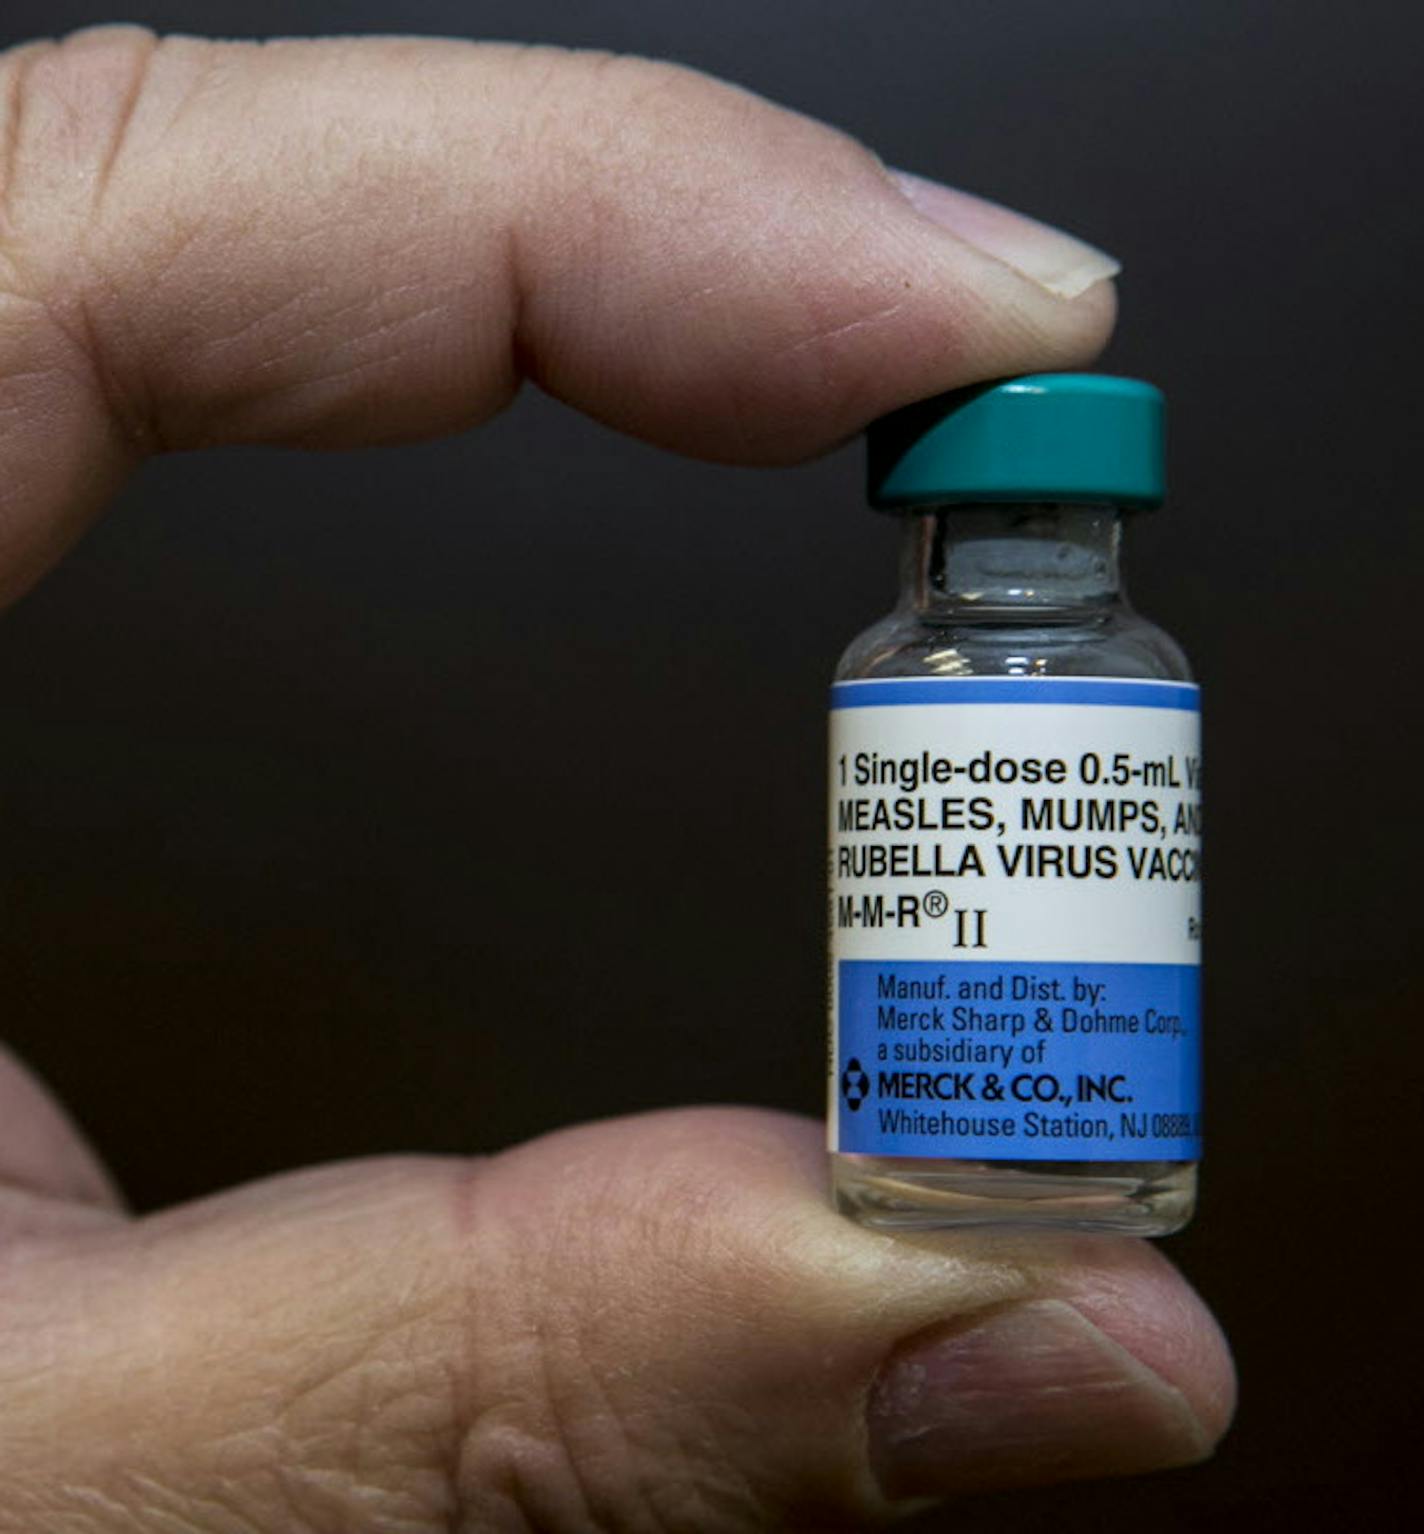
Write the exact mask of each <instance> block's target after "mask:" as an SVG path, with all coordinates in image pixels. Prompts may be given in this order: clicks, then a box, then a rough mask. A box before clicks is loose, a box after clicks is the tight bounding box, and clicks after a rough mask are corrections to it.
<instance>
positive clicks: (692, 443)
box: [0, 29, 1232, 1534]
mask: <svg viewBox="0 0 1424 1534" xmlns="http://www.w3.org/2000/svg"><path fill="white" fill-rule="evenodd" d="M0 88H3V91H4V96H5V110H4V111H3V112H0V497H3V516H0V592H3V594H5V595H7V596H11V597H13V596H14V595H15V594H17V593H18V592H19V591H21V590H23V589H24V588H25V587H26V586H27V585H28V584H29V583H30V582H32V581H33V580H34V579H36V578H37V577H38V575H39V574H40V573H41V572H42V571H43V570H44V569H45V568H46V567H47V566H48V565H49V564H50V563H51V562H52V561H53V560H54V559H55V558H56V557H57V556H58V555H59V554H60V553H61V552H62V550H63V549H64V548H65V547H66V546H67V545H68V544H69V543H70V542H71V541H72V540H73V539H74V538H75V537H76V536H77V535H78V534H79V532H80V531H81V530H82V529H83V527H84V526H85V525H86V524H87V523H88V522H89V520H90V519H91V518H92V517H93V516H94V515H95V514H96V513H97V511H98V510H99V508H100V506H101V505H102V503H103V501H104V500H105V498H106V497H107V496H108V495H109V493H110V492H111V491H112V490H113V489H114V487H115V486H116V485H117V484H118V483H119V482H120V481H121V480H122V478H123V477H124V476H125V475H126V474H127V473H128V472H129V471H130V470H131V469H132V468H133V467H134V466H135V465H136V464H137V463H139V462H140V461H141V460H142V459H143V457H144V456H145V455H147V454H148V453H151V452H155V451H160V450H163V449H167V448H184V447H195V446H200V445H203V444H206V443H216V442H236V441H275V442H286V443H295V444H304V445H310V446H323V447H339V446H343V445H352V444H357V443H368V442H373V441H399V440H405V439H409V438H413V437H418V436H423V435H426V434H431V433H438V432H445V431H452V430H456V429H459V428H461V427H464V426H467V425H470V424H472V423H474V422H477V421H479V420H482V419H484V418H485V417H486V416H488V415H490V414H492V413H493V412H495V411H497V410H499V409H500V408H501V407H502V406H503V405H504V404H506V403H507V402H508V401H509V399H510V397H511V396H512V395H513V393H514V391H515V390H516V388H517V387H518V385H519V382H520V380H521V379H522V378H524V377H529V378H532V379H534V380H535V381H536V382H537V383H538V384H539V385H540V386H541V387H543V388H545V389H547V390H548V391H550V392H551V393H553V394H556V395H558V396H559V397H560V398H562V399H565V400H567V401H569V402H570V403H571V404H574V405H576V406H578V407H579V408H580V409H583V410H586V411H588V412H590V413H592V414H594V415H596V416H598V417H600V418H601V419H603V420H605V421H608V422H610V423H612V424H613V425H615V426H618V427H621V428H623V429H624V430H627V431H630V432H634V433H636V434H638V435H639V436H642V437H645V438H647V439H649V440H651V441H654V442H659V443H662V444H664V445H666V446H668V447H672V448H676V449H679V450H681V451H684V452H688V453H693V454H699V455H704V456H708V457H714V458H721V459H727V460H733V461H739V462H745V463H775V462H781V461H789V460H794V459H798V458H803V457H805V456H808V455H810V454H813V453H815V452H817V451H819V450H822V449H824V448H826V447H828V446H830V445H831V444H833V443H835V442H836V441H837V440H839V439H841V438H844V437H845V436H847V435H848V434H850V433H853V432H855V431H856V430H858V429H859V428H860V427H861V426H863V425H864V423H865V422H866V421H867V420H868V419H870V418H871V417H872V416H875V415H877V414H880V413H881V412H883V411H885V410H888V409H891V408H893V407H895V406H897V405H900V404H903V403H905V402H907V401H909V400H912V399H916V398H919V397H922V396H925V395H929V394H932V393H936V392H938V391H940V390H943V389H946V388H950V387H953V386H954V385H956V384H960V383H965V382H969V381H973V380H976V379H979V378H985V377H991V376H996V375H1002V374H1005V373H1012V372H1018V371H1024V370H1029V369H1038V368H1054V367H1071V366H1074V365H1077V364H1081V363H1084V362H1087V361H1088V360H1089V359H1091V357H1092V356H1093V355H1094V354H1095V353H1096V351H1097V350H1098V349H1099V347H1100V346H1101V344H1102V342H1103V341H1104V339H1105V337H1106V336H1107V334H1108V331H1109V329H1110V327H1111V323H1112V315H1113V295H1112V288H1111V284H1110V282H1109V281H1108V279H1109V278H1110V277H1111V275H1112V272H1113V270H1114V268H1113V266H1112V263H1111V262H1110V261H1109V260H1108V259H1107V258H1106V257H1104V256H1102V255H1101V253H1099V252H1096V251H1094V250H1092V249H1091V248H1090V247H1087V246H1084V245H1082V244H1081V243H1079V242H1078V241H1075V240H1073V239H1071V238H1069V237H1068V236H1066V235H1063V234H1060V233H1058V232H1057V231H1054V230H1050V229H1047V228H1045V227H1043V226H1041V225H1037V224H1034V223H1032V222H1031V221H1028V220H1025V219H1022V218H1020V217H1019V216H1017V215H1015V214H1012V213H1009V212H1007V211H1005V210H1002V209H998V208H995V207H993V206H991V205H989V204H985V203H982V202H979V201H977V200H975V199H972V198H968V197H966V196H964V195H963V194H960V193H956V192H952V191H950V190H948V189H947V188H942V187H937V186H932V185H930V184H928V183H923V182H917V181H914V180H908V179H903V178H901V179H897V178H896V177H894V176H892V175H891V174H889V173H887V172H886V171H885V170H884V169H883V167H882V166H881V165H880V164H879V163H878V162H877V161H876V160H875V159H874V158H873V156H871V155H870V154H869V153H867V152H866V151H865V150H864V149H863V148H861V147H859V146H858V145H856V144H855V143H853V142H852V141H850V140H849V139H847V138H845V137H843V136H842V135H840V134H838V133H835V132H834V131H832V130H830V129H828V128H825V127H823V126H820V125H818V124H816V123H813V122H810V121H808V120H806V119H804V118H801V117H797V116H794V115H792V114H789V113H787V112H784V111H781V110H779V109H777V108H775V107H773V106H770V105H768V104H767V103H765V102H763V101H760V100H758V99H757V98H755V97H752V96H750V95H747V94H744V93H742V92H740V91H737V90H734V89H732V88H730V87H727V86H724V85H720V84H717V83H716V82H714V81H711V80H708V79H706V78H704V77H701V76H698V75H695V74H691V73H689V72H686V71H683V70H679V69H676V68H673V67H670V66H667V65H662V64H656V63H649V62H645V61H641V60H633V59H621V58H608V57H602V56H591V55H581V54H568V53H563V52H559V51H555V50H550V49H525V48H516V47H504V46H479V47H476V46H467V45H462V44H455V43H436V42H417V41H399V40H379V41H360V42H356V41H349V42H324V43H304V42H295V43H281V44H274V45H267V46H261V47H259V46H246V45H243V46H238V45H222V46H219V45H214V44H209V43H204V42H200V41H196V40H191V39H182V40H175V41H168V42H163V43H156V42H155V41H154V40H153V39H152V38H151V37H149V36H148V35H147V34H145V33H142V32H139V31H137V30H132V29H111V30H107V31H101V32H95V33H87V34H81V35H79V36H78V37H76V38H73V39H70V40H69V41H67V42H65V43H64V44H62V45H59V46H53V45H39V46H36V47H33V48H29V49H24V50H20V51H19V52H16V53H11V54H9V55H6V56H3V58H0ZM820 1146H821V1136H820V1131H819V1128H818V1126H816V1125H814V1124H811V1123H808V1122H805V1121H802V1120H798V1119H794V1118H790V1117H786V1116H781V1115H776V1114H770V1113H762V1112H752V1111H737V1110H698V1111H689V1112H669V1113H663V1114H656V1115H651V1116H648V1117H644V1118H638V1119H633V1120H626V1121H615V1122H609V1123H603V1124H598V1125H593V1126H588V1127H583V1128H576V1129H571V1130H566V1131H563V1132H561V1133H558V1134H554V1135H551V1136H549V1137H547V1138H546V1139H543V1140H539V1141H536V1142H534V1143H533V1144H530V1145H526V1146H522V1147H519V1148H516V1149H514V1150H511V1151H508V1152H506V1153H504V1154H503V1155H500V1156H497V1157H494V1158H492V1159H488V1160H483V1161H474V1160H464V1159H458V1158H409V1157H401V1158H385V1159H380V1160H373V1161H367V1162H354V1163H348V1164H345V1165H338V1166H331V1167H325V1168H320V1169H316V1170H313V1171H307V1172H299V1173H293V1174H290V1175H287V1176H284V1177H280V1178H276V1179H273V1180H270V1181H267V1182H262V1183H258V1184H255V1185H252V1186H250V1187H246V1188H242V1189H238V1190H236V1191H234V1192H230V1193H226V1194H222V1195H219V1196H216V1197H213V1198H209V1199H205V1200H202V1201H201V1202H199V1203H197V1204H193V1205H189V1206H186V1207H183V1208H179V1209H174V1210H170V1211H167V1212H164V1213H161V1214H157V1215H151V1216H148V1217H146V1218H144V1219H142V1220H133V1219H131V1218H129V1217H128V1216H127V1215H126V1214H125V1212H124V1210H123V1208H122V1206H121V1204H120V1202H119V1200H118V1198H117V1196H116V1195H115V1193H114V1191H113V1189H112V1187H111V1185H110V1183H109V1181H108V1179H107V1178H106V1176H105V1174H104V1173H103V1171H102V1170H101V1169H100V1168H99V1166H98V1164H97V1163H96V1162H95V1160H94V1159H93V1156H92V1154H91V1153H90V1151H89V1150H88V1149H87V1148H86V1147H85V1145H84V1144H83V1142H82V1140H81V1139H80V1137H79V1136H78V1134H77V1132H76V1131H75V1130H74V1129H73V1128H72V1126H70V1125H69V1123H68V1122H67V1120H66V1119H65V1118H64V1116H63V1114H62V1112H61V1110H60V1109H59V1108H58V1107H57V1106H56V1105H55V1104H54V1102H53V1101H52V1100H51V1099H50V1098H49V1097H48V1096H47V1095H46V1094H45V1092H44V1090H43V1089H42V1088H41V1087H40V1086H39V1085H38V1084H37V1083H36V1082H35V1081H34V1079H33V1078H31V1077H30V1076H28V1075H27V1074H26V1073H25V1072H24V1070H23V1069H22V1068H21V1067H20V1066H19V1065H18V1064H17V1063H15V1062H14V1061H5V1062H3V1063H0V1400H3V1403H4V1406H3V1410H0V1530H25V1531H27V1534H33V1531H43V1534H69V1531H74V1534H81V1531H83V1534H110V1531H114V1534H118V1531H133V1530H144V1531H148V1530H154V1531H157V1530H164V1531H167V1530H173V1531H178V1530H184V1531H188V1530H203V1531H214V1534H217V1531H221V1534H229V1531H232V1534H236V1531H254V1530H263V1531H282V1534H318V1531H327V1530H332V1531H334V1530H345V1529H358V1528H359V1529H361V1530H363V1531H364V1530H389V1531H396V1530H399V1531H401V1534H424V1531H427V1530H428V1531H435V1530H447V1529H461V1530H470V1531H474V1530H479V1531H482V1534H483V1531H502V1530H511V1531H513V1530H526V1529H540V1530H553V1531H557V1530H586V1529H590V1528H597V1529H609V1530H625V1529H626V1530H644V1529H647V1530H658V1531H672V1530H688V1531H697V1534H719V1531H724V1530H748V1531H749V1530H765V1529H769V1528H782V1527H785V1528H807V1529H811V1528H814V1529H824V1528H830V1527H844V1526H857V1525H860V1524H866V1523H871V1522H874V1521H877V1520H879V1519H881V1518H884V1517H888V1516H891V1515H892V1514H894V1513H896V1512H900V1511H903V1510H905V1509H906V1508H908V1507H912V1506H915V1505H917V1499H922V1498H926V1497H939V1496H944V1495H949V1494H953V1493H955V1492H958V1491H963V1490H970V1489H979V1488H983V1487H989V1486H1017V1485H1026V1484H1030V1483H1034V1482H1041V1481H1046V1480H1053V1479H1061V1478H1066V1477H1071V1476H1090V1475H1106V1474H1114V1473H1123V1472H1129V1471H1135V1470H1145V1469H1150V1468H1153V1467H1156V1466H1162V1465H1171V1464H1182V1463H1187V1462H1189V1461H1191V1460H1194V1459H1197V1458H1200V1457H1202V1456H1203V1455H1205V1454H1207V1453H1208V1452H1209V1451H1210V1448H1211V1445H1212V1443H1213V1442H1214V1440H1215V1439H1216V1437H1217V1436H1218V1435H1219V1434H1220V1433H1221V1432H1222V1431H1223V1429H1224V1426H1225V1423H1226V1421H1227V1418H1228V1416H1229V1414H1230V1409H1231V1397H1232V1382H1231V1369H1230V1363H1229V1361H1228V1358H1227V1355H1226V1352H1225V1349H1224V1346H1223V1343H1222V1341H1221V1339H1220V1336H1219V1334H1218V1332H1217V1331H1216V1329H1215V1327H1214V1325H1213V1323H1212V1321H1211V1319H1210V1317H1209V1316H1208V1315H1207V1313H1206V1312H1205V1310H1204V1309H1203V1308H1202V1306H1201V1305H1200V1303H1199V1302H1198V1301H1197V1300H1196V1299H1195V1298H1194V1297H1193V1295H1192V1294H1191V1292H1190V1290H1188V1289H1187V1287H1186V1286H1185V1285H1184V1284H1183V1282H1182V1281H1181V1279H1180V1278H1179V1277H1178V1276H1177V1275H1176V1273H1175V1272H1174V1271H1173V1270H1172V1268H1171V1267H1170V1266H1169V1265H1168V1264H1167V1263H1166V1261H1165V1260H1164V1259H1162V1258H1161V1257H1160V1256H1159V1255H1158V1254H1157V1253H1156V1251H1155V1250H1153V1249H1151V1248H1149V1247H1147V1246H1145V1245H1142V1244H1140V1243H1137V1242H1132V1241H1127V1240H1115V1239H1101V1238H1070V1237H1066V1236H1058V1235H1054V1236H1028V1235H1024V1234H1018V1233H1002V1232H1000V1233H979V1234H959V1235H955V1236H954V1237H952V1238H945V1239H943V1240H937V1241H928V1240H920V1241H897V1240H891V1239H888V1238H886V1237H884V1236H880V1235H875V1234H871V1233H869V1232H867V1231H865V1230H862V1229H860V1228H859V1227H857V1226H855V1225H852V1224H850V1223H849V1222H847V1221H845V1220H843V1219H841V1218H840V1217H839V1216H837V1215H836V1214H834V1213H833V1212H832V1211H831V1210H830V1209H829V1207H828V1205H827V1202H826V1196H825V1191H824V1165H823V1156H822V1152H821V1149H820Z"/></svg>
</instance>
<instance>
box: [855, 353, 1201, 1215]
mask: <svg viewBox="0 0 1424 1534" xmlns="http://www.w3.org/2000/svg"><path fill="white" fill-rule="evenodd" d="M1162 447H1163V401H1162V396H1161V395H1160V393H1159V392H1158V391H1157V390H1156V389H1154V388H1152V387H1151V386H1150V385H1147V384H1143V383H1139V382H1136V381H1134V380H1129V379H1116V378H1108V377H1103V376H1098V375H1091V374H1044V375H1037V376H1033V377H1027V378H1020V379H1014V380H1009V381H1007V382H1004V383H999V384H994V385H989V386H985V387H981V388H977V389H972V390H967V391H961V392H958V393H956V394H953V395H946V396H943V397H941V398H939V399H936V400H931V401H927V402H925V403H924V404H921V405H916V406H913V407H911V408H910V409H908V410H905V411H900V412H898V413H897V414H896V415H894V416H890V417H887V418H886V419H885V420H884V421H881V422H877V423H876V424H875V425H874V426H873V427H872V428H871V433H870V491H871V500H872V503H873V504H874V505H876V506H877V507H880V508H882V509H889V510H894V511H897V512H898V513H899V514H900V515H901V517H902V520H903V533H902V537H903V552H902V564H901V590H900V600H899V603H898V605H897V606H896V608H895V610H894V611H893V612H892V613H891V614H890V615H889V616H888V617H886V618H885V619H883V620H882V621H881V622H879V623H877V624H876V625H874V627H872V628H870V629H869V630H867V631H866V632H865V633H863V634H861V635H860V636H859V637H858V638H857V639H856V640H855V641H854V642H853V643H852V644H851V645H850V647H849V649H848V650H847V651H846V653H845V655H844V656H843V657H842V660H841V663H840V666H839V668H838V670H837V672H836V679H835V685H834V686H833V688H832V699H831V747H830V796H829V797H830V899H829V913H828V914H829V926H830V977H829V979H830V1034H831V1047H830V1083H829V1103H830V1113H829V1139H830V1149H831V1169H832V1184H833V1189H834V1196H835V1200H836V1203H837V1205H838V1207H839V1208H840V1209H841V1210H843V1211H844V1212H845V1213H846V1214H848V1215H850V1216H851V1217H852V1218H854V1219H857V1220H860V1221H862V1222H864V1223H866V1224H869V1225H874V1226H879V1227H884V1228H898V1229H934V1228H942V1227H949V1226H959V1225H983V1224H1017V1225H1030V1226H1040V1227H1041V1226H1050V1227H1058V1228H1068V1229H1074V1230H1102V1231H1120V1232H1129V1233H1134V1234H1138V1235H1149V1236H1157V1235H1165V1234H1167V1233H1169V1232H1171V1231H1174V1230H1177V1229H1179V1228H1180V1227H1181V1226H1182V1225H1184V1224H1185V1223H1186V1222H1187V1220H1188V1219H1189V1218H1190V1216H1191V1213H1192V1208H1193V1203H1194V1199H1195V1192H1196V1163H1197V1160H1198V1158H1199V1155H1200V1003H1199V952H1200V942H1201V905H1200V892H1201V885H1200V855H1199V834H1200V815H1201V809H1200V781H1201V755H1200V733H1199V710H1198V695H1197V689H1196V687H1195V686H1194V685H1193V684H1192V683H1191V681H1190V672H1189V670H1188V666H1187V663H1186V660H1185V658H1184V657H1183V655H1182V652H1181V650H1180V649H1179V648H1178V647H1177V645H1176V644H1175V643H1174V642H1173V641H1172V640H1171V639H1170V638H1169V637H1168V636H1167V635H1166V634H1164V633H1163V632H1162V631H1161V630H1160V629H1159V628H1157V627H1155V626H1154V625H1153V624H1151V623H1149V622H1147V621H1146V620H1145V619H1143V618H1141V617H1139V616H1138V615H1137V614H1136V613H1135V612H1134V611H1133V610H1132V608H1131V607H1130V606H1129V605H1128V603H1127V599H1126V597H1125V595H1124V593H1123V589H1122V584H1121V581H1120V578H1119V574H1118V549H1119V540H1120V535H1121V524H1122V521H1123V518H1124V515H1125V514H1128V513H1131V512H1135V511H1140V510H1143V509H1146V508H1148V507H1152V506H1156V505H1158V504H1160V502H1161V500H1162V494H1163V450H1162Z"/></svg>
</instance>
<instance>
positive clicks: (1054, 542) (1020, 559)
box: [900, 503, 1124, 621]
mask: <svg viewBox="0 0 1424 1534" xmlns="http://www.w3.org/2000/svg"><path fill="white" fill-rule="evenodd" d="M904 520H905V529H904V534H903V540H904V541H903V545H902V549H903V553H902V564H901V586H900V605H901V607H902V608H909V609H910V610H912V611H915V612H918V613H922V614H924V615H925V616H933V617H953V618H955V619H960V620H971V621H972V620H973V619H976V618H982V619H987V620H990V621H992V620H999V621H1004V620H1010V621H1015V620H1024V619H1029V620H1032V621H1037V620H1041V619H1048V618H1053V617H1062V618H1067V617H1074V616H1078V617H1081V616H1085V615H1086V614H1087V613H1089V612H1092V611H1099V610H1102V609H1104V608H1107V607H1111V606H1113V605H1115V604H1119V603H1121V602H1122V601H1123V600H1124V595H1123V590H1122V582H1121V578H1120V576H1119V573H1118V545H1119V541H1120V537H1121V520H1122V519H1121V513H1120V512H1119V511H1118V510H1117V509H1116V508H1115V507H1112V506H1065V505H1043V504H1031V505H1026V504H1017V503H1016V504H1012V505H1003V506H990V505H984V506H978V505H976V506H951V507H934V508H930V509H928V510H926V511H923V512H914V513H910V514H908V515H906V516H905V519H904Z"/></svg>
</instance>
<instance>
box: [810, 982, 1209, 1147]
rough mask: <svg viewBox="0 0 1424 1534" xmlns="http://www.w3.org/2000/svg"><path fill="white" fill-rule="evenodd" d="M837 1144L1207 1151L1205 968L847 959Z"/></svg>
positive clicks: (839, 1058)
mask: <svg viewBox="0 0 1424 1534" xmlns="http://www.w3.org/2000/svg"><path fill="white" fill-rule="evenodd" d="M837 979H838V985H839V1007H838V1012H839V1016H838V1018H837V1049H836V1061H837V1066H836V1069H837V1079H836V1083H835V1113H836V1128H837V1135H838V1138H837V1141H836V1143H837V1146H838V1148H839V1149H840V1150H841V1151H843V1152H852V1153H863V1154H869V1155H877V1156H919V1157H933V1158H960V1159H971V1160H989V1161H1196V1160H1197V1159H1199V1157H1200V1155H1201V1122H1200V1121H1201V1025H1200V1007H1201V1004H1200V970H1199V969H1198V968H1197V966H1196V965H1194V964H993V963H948V962H944V963H942V962H927V961H922V960H890V959H887V960H876V959H842V960H840V961H839V964H838V965H837Z"/></svg>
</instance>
